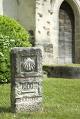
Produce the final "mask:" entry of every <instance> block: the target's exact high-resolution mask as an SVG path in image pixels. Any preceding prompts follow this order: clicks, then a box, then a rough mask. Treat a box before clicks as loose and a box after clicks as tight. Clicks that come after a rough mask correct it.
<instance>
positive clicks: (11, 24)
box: [0, 16, 31, 82]
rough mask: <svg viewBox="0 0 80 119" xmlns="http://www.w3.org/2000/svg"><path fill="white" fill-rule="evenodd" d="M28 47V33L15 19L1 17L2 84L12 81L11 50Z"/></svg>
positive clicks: (0, 58) (0, 53)
mask: <svg viewBox="0 0 80 119" xmlns="http://www.w3.org/2000/svg"><path fill="white" fill-rule="evenodd" d="M28 46H31V44H30V42H29V34H28V32H27V31H26V30H25V29H24V28H23V27H22V26H21V25H20V24H19V23H18V22H16V21H15V20H14V19H11V18H9V17H7V16H0V82H9V81H10V51H11V48H13V47H28Z"/></svg>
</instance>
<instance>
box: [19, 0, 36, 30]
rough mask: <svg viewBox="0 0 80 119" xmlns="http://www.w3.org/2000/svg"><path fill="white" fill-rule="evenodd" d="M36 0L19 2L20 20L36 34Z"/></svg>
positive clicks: (21, 0)
mask: <svg viewBox="0 0 80 119" xmlns="http://www.w3.org/2000/svg"><path fill="white" fill-rule="evenodd" d="M35 6H36V5H35V0H19V3H18V20H19V22H20V23H21V24H22V25H23V26H24V27H25V28H26V29H27V30H30V31H33V32H35Z"/></svg>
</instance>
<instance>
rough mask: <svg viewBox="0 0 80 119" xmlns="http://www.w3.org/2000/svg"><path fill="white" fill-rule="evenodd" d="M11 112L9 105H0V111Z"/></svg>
mask: <svg viewBox="0 0 80 119" xmlns="http://www.w3.org/2000/svg"><path fill="white" fill-rule="evenodd" d="M9 112H11V107H0V113H9Z"/></svg>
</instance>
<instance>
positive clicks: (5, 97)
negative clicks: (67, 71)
mask: <svg viewBox="0 0 80 119" xmlns="http://www.w3.org/2000/svg"><path fill="white" fill-rule="evenodd" d="M43 91H44V93H43V111H42V112H35V113H18V114H13V113H11V112H10V84H3V85H0V119H80V80H77V79H76V80H75V79H70V80H69V79H65V80H64V79H54V78H48V79H46V80H44V81H43Z"/></svg>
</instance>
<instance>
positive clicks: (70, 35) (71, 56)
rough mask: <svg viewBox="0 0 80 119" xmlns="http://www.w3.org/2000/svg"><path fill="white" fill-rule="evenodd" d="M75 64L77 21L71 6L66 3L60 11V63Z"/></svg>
mask: <svg viewBox="0 0 80 119" xmlns="http://www.w3.org/2000/svg"><path fill="white" fill-rule="evenodd" d="M74 62H75V19H74V13H73V10H72V8H71V6H70V5H69V4H68V3H67V2H66V1H64V2H63V3H62V5H61V7H60V10H59V63H60V64H71V63H74Z"/></svg>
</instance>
